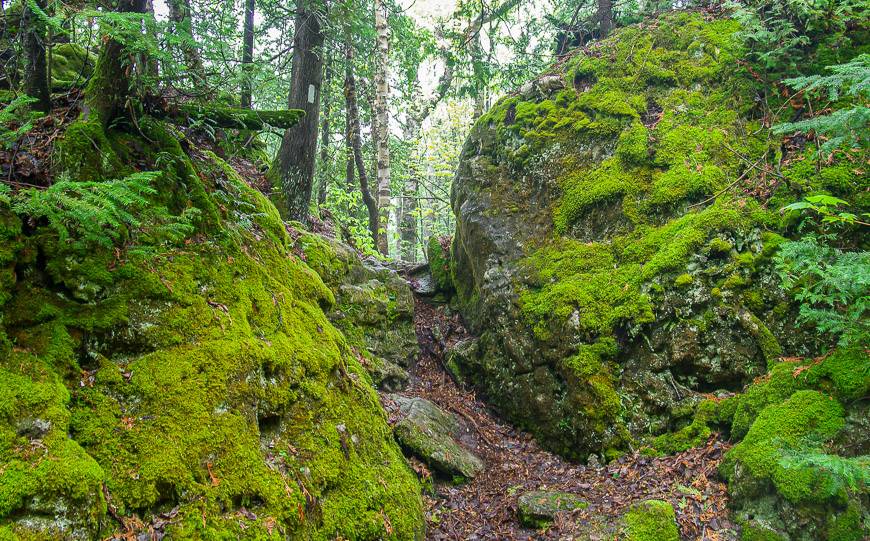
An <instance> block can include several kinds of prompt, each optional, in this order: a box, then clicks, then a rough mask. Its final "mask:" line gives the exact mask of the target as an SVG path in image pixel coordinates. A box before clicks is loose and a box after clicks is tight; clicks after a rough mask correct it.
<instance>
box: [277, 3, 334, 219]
mask: <svg viewBox="0 0 870 541" xmlns="http://www.w3.org/2000/svg"><path fill="white" fill-rule="evenodd" d="M296 9H297V11H296V28H295V34H294V35H293V69H292V72H291V75H290V96H289V97H288V100H287V104H288V106H289V108H291V109H302V110H304V111H305V118H303V120H302V122H300V123H299V125H298V126H296V127H295V128H291V129H289V130H287V131H285V132H284V138H283V139H282V140H281V146H280V148H279V149H278V154H277V155H276V156H275V161H274V162H273V163H272V167H271V169H270V170H269V177H270V180H271V182H272V186H274V187H275V188H277V189H278V190H279V191H280V194H281V198H280V199H281V200H280V201H276V203H278V208H279V210H281V211H283V215H284V216H285V217H287V218H289V219H291V220H298V221H300V222H307V221H308V205H309V204H310V203H311V190H312V185H313V182H314V165H315V161H316V158H317V135H318V129H317V128H318V126H319V124H320V87H321V83H322V82H323V56H322V55H323V51H322V49H323V28H322V27H321V19H322V18H323V16H324V14H325V13H324V11H323V9H322V7H321V5H320V4H319V2H318V0H300V1H299V2H298V3H297V6H296Z"/></svg>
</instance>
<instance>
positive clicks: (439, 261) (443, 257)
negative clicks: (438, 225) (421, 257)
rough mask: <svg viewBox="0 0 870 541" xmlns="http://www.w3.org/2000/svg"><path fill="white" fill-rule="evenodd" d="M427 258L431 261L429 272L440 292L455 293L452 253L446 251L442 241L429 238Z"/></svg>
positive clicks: (436, 238)
mask: <svg viewBox="0 0 870 541" xmlns="http://www.w3.org/2000/svg"><path fill="white" fill-rule="evenodd" d="M426 257H427V259H428V261H429V272H430V273H432V279H433V280H434V281H435V285H436V287H437V288H438V290H439V291H442V292H450V291H453V279H452V277H451V275H450V253H449V251H447V250H445V249H444V246H443V245H442V244H441V239H440V238H438V237H435V236H433V237H429V244H428V245H427V250H426Z"/></svg>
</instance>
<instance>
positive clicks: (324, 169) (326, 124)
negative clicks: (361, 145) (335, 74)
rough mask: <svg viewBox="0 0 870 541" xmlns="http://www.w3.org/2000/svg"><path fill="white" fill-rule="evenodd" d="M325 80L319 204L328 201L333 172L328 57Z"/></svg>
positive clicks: (329, 60)
mask: <svg viewBox="0 0 870 541" xmlns="http://www.w3.org/2000/svg"><path fill="white" fill-rule="evenodd" d="M324 72H325V75H324V81H323V122H322V123H321V124H322V126H321V131H320V179H319V180H318V182H317V204H318V206H319V205H323V204H324V203H326V190H327V187H328V186H329V175H330V174H331V173H332V171H331V167H330V163H329V162H330V160H329V136H330V134H331V123H332V95H331V94H332V92H331V89H332V61H331V59H330V58H328V57H327V59H326V67H325V68H324Z"/></svg>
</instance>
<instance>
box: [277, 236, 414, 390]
mask: <svg viewBox="0 0 870 541" xmlns="http://www.w3.org/2000/svg"><path fill="white" fill-rule="evenodd" d="M292 236H293V237H294V238H295V241H294V250H295V251H296V252H297V253H298V254H299V255H300V256H301V257H303V258H304V259H305V261H306V263H307V264H308V265H309V266H310V267H311V268H312V269H314V271H315V272H317V274H318V275H319V276H320V277H321V278H322V279H323V281H324V283H326V284H327V286H328V287H329V288H330V290H331V291H332V292H333V294H334V295H335V299H336V303H335V306H334V307H333V309H332V310H330V311H329V318H330V320H331V321H332V322H333V324H334V325H335V326H336V327H338V328H339V329H340V330H341V331H342V332H343V333H344V335H345V337H346V338H347V340H348V342H349V343H350V344H351V345H352V346H353V347H354V348H355V349H356V351H357V353H358V354H359V356H360V358H361V360H362V362H363V365H364V366H365V368H366V369H367V370H368V372H369V374H371V376H372V379H373V380H374V383H375V385H376V386H377V387H378V388H381V389H384V390H386V391H390V392H393V391H397V390H399V389H401V388H403V387H404V386H405V384H406V383H407V381H408V374H407V369H408V368H410V367H411V366H413V364H414V363H415V362H416V360H417V357H418V355H419V349H420V348H419V344H418V343H417V334H416V331H415V329H414V295H413V292H412V291H411V287H410V285H409V284H408V282H407V281H406V280H405V279H403V278H402V277H401V276H400V275H399V274H398V273H397V272H396V271H394V270H393V269H390V268H388V267H386V266H384V265H383V264H382V263H381V262H379V261H376V260H374V259H372V258H366V259H363V258H362V257H361V256H360V255H359V254H358V253H356V252H355V251H353V250H352V249H351V248H350V247H348V246H346V245H344V244H341V243H340V242H337V241H335V240H332V239H326V238H323V237H319V236H317V235H312V234H310V233H306V232H304V231H302V230H299V229H295V230H294V231H293V233H292Z"/></svg>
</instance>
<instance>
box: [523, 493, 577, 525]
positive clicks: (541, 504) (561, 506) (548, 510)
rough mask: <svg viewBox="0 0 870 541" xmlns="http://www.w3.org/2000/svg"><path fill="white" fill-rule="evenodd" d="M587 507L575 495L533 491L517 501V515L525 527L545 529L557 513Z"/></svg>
mask: <svg viewBox="0 0 870 541" xmlns="http://www.w3.org/2000/svg"><path fill="white" fill-rule="evenodd" d="M588 506H589V504H588V503H586V502H585V501H583V500H582V499H581V498H580V497H579V496H577V495H575V494H570V493H568V492H557V491H552V490H535V491H532V492H526V493H525V494H523V495H522V496H520V497H519V498H518V499H517V515H518V518H519V520H520V522H521V523H522V524H523V525H524V526H526V527H529V528H545V527H546V526H547V525H548V524H550V523H551V522H553V520H554V519H555V518H556V515H557V514H558V513H564V512H570V511H574V510H576V509H585V508H586V507H588Z"/></svg>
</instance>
